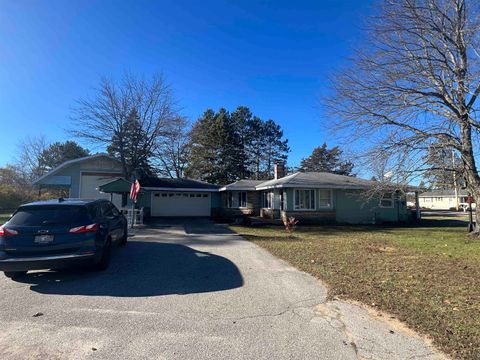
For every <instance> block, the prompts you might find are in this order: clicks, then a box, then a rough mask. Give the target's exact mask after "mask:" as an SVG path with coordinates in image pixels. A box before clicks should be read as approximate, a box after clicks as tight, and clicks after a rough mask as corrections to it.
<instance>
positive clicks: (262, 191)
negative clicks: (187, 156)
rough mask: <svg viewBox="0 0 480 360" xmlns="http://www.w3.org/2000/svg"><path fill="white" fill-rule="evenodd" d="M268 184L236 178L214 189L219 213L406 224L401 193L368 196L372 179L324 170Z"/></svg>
mask: <svg viewBox="0 0 480 360" xmlns="http://www.w3.org/2000/svg"><path fill="white" fill-rule="evenodd" d="M278 174H279V177H278V178H277V179H273V180H268V181H262V182H257V181H252V180H248V181H247V180H241V181H238V182H236V183H233V184H230V185H227V186H224V187H222V188H220V192H221V193H222V212H223V213H224V214H238V212H240V213H243V214H254V215H259V216H261V217H264V218H270V219H279V218H288V217H295V218H296V219H299V220H300V221H301V222H302V223H321V222H338V223H378V222H397V221H407V220H408V218H409V216H410V215H409V210H408V209H407V207H406V199H405V196H404V195H403V193H400V192H398V191H390V192H386V193H384V194H383V196H382V197H381V199H379V198H376V197H374V198H370V199H369V198H368V197H367V196H366V195H365V194H366V191H367V190H370V189H372V187H373V186H374V185H375V184H373V183H372V181H369V180H363V179H359V178H355V177H350V176H342V175H336V174H331V173H324V172H305V173H303V172H296V173H294V174H291V175H287V176H281V175H282V174H281V171H278Z"/></svg>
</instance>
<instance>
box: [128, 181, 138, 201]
mask: <svg viewBox="0 0 480 360" xmlns="http://www.w3.org/2000/svg"><path fill="white" fill-rule="evenodd" d="M139 192H140V183H139V182H138V180H135V182H134V183H132V186H131V187H130V199H132V201H133V202H134V203H136V202H137V196H138V193H139Z"/></svg>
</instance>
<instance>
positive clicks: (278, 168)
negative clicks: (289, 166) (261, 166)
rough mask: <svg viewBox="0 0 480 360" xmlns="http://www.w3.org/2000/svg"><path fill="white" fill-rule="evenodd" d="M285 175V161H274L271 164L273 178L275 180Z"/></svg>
mask: <svg viewBox="0 0 480 360" xmlns="http://www.w3.org/2000/svg"><path fill="white" fill-rule="evenodd" d="M284 176H285V163H284V162H283V161H279V162H277V163H275V165H274V166H273V178H274V179H275V180H277V179H281V178H282V177H284Z"/></svg>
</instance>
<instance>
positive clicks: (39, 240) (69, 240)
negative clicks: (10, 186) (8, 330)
mask: <svg viewBox="0 0 480 360" xmlns="http://www.w3.org/2000/svg"><path fill="white" fill-rule="evenodd" d="M127 236H128V233H127V220H126V219H125V217H124V216H123V215H122V214H120V212H119V211H118V209H117V208H116V207H115V206H114V205H113V204H112V203H111V202H110V201H108V200H83V199H58V200H49V201H39V202H33V203H30V204H25V205H22V206H20V207H19V208H18V209H17V211H15V213H14V214H13V215H12V217H11V218H10V220H9V221H8V222H7V223H5V224H4V225H3V226H1V227H0V271H4V273H5V275H6V276H8V277H10V278H14V277H18V276H21V275H24V274H26V272H27V271H28V270H37V269H58V268H64V267H68V266H71V265H76V264H85V263H91V264H92V265H93V266H94V267H95V268H96V269H97V270H104V269H106V268H107V267H108V265H109V263H110V256H111V252H112V245H113V244H114V243H117V244H119V245H126V243H127Z"/></svg>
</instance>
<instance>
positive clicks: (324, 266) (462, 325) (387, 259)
mask: <svg viewBox="0 0 480 360" xmlns="http://www.w3.org/2000/svg"><path fill="white" fill-rule="evenodd" d="M232 229H233V230H235V231H236V232H238V233H240V234H241V235H243V236H245V237H246V238H247V239H249V240H251V241H253V242H255V243H256V244H258V245H260V246H262V247H264V248H266V249H267V250H269V251H270V252H271V253H272V254H274V255H276V256H278V257H280V258H282V259H285V260H287V261H288V262H290V263H291V264H292V265H294V266H296V267H297V268H299V269H301V270H303V271H306V272H309V273H311V274H313V275H315V276H317V277H318V278H321V279H322V280H324V281H325V282H326V283H327V284H328V285H329V288H330V295H331V296H334V295H335V296H339V297H342V298H349V299H354V300H358V301H361V302H363V303H365V304H368V305H369V306H374V307H375V308H377V309H380V310H383V311H387V312H389V313H392V314H395V315H396V316H397V317H398V318H399V319H400V320H402V321H404V322H405V323H407V324H408V325H409V326H410V327H411V328H413V329H416V330H417V331H419V332H421V333H424V334H428V335H429V336H430V337H431V338H432V339H433V340H434V343H435V344H436V346H437V347H439V348H440V349H442V350H444V351H445V352H447V353H449V354H450V355H452V357H454V358H456V359H479V354H480V239H477V238H472V237H470V236H467V235H466V233H465V230H466V224H465V223H464V222H463V221H462V219H440V218H437V219H435V218H431V219H427V220H424V221H423V222H422V224H421V226H419V227H399V228H388V227H360V226H359V227H355V226H318V227H298V228H297V230H296V231H295V232H294V233H293V234H291V235H290V234H287V233H285V231H284V230H283V228H280V227H258V228H254V227H240V226H232Z"/></svg>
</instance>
